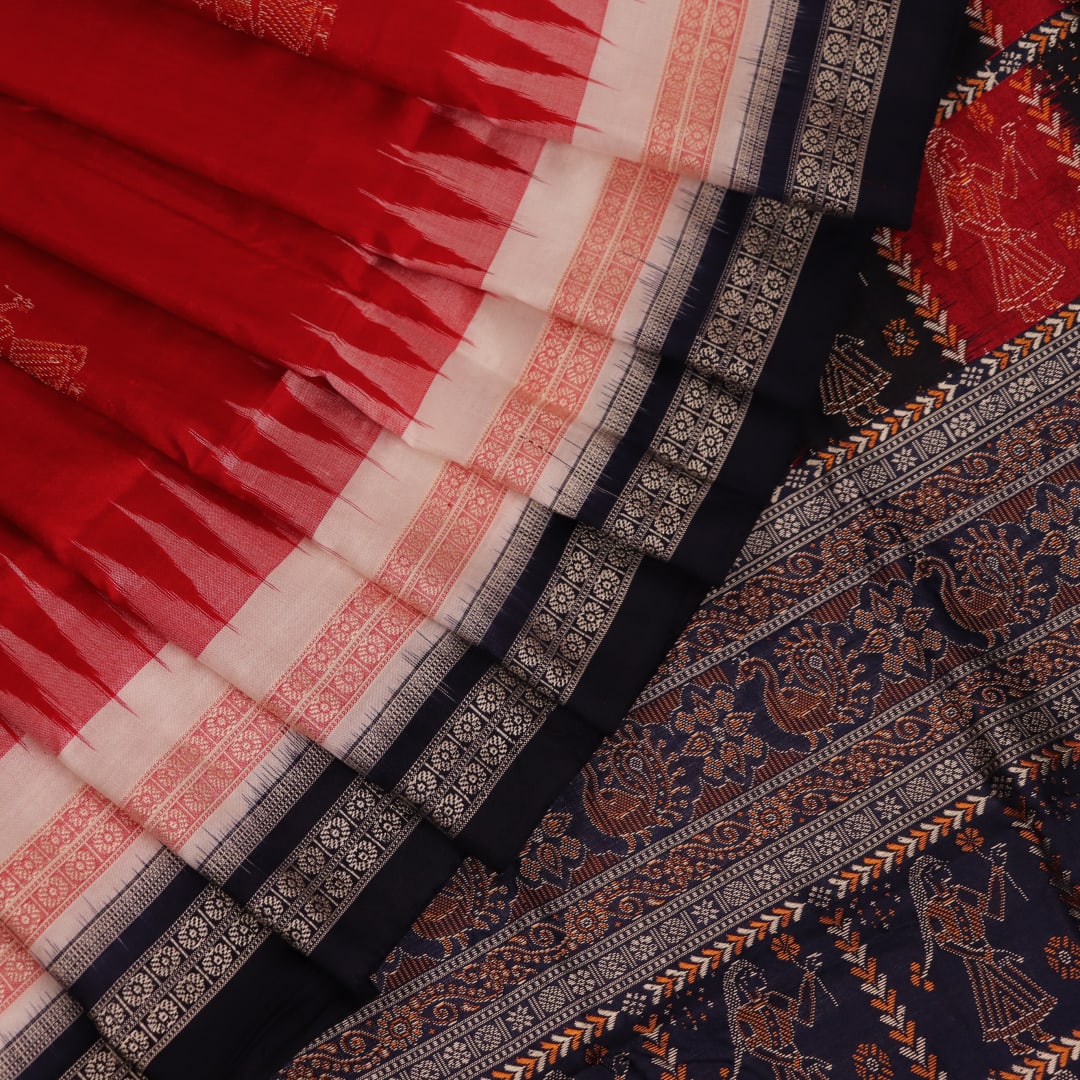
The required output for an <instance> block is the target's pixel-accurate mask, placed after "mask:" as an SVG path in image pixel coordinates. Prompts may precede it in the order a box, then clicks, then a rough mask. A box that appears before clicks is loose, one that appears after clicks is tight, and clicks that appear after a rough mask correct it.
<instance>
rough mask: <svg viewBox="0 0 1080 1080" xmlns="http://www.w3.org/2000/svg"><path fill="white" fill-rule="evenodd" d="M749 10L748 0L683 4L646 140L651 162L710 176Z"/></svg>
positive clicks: (704, 0) (703, 0) (701, 0)
mask: <svg viewBox="0 0 1080 1080" xmlns="http://www.w3.org/2000/svg"><path fill="white" fill-rule="evenodd" d="M746 6H747V5H746V4H745V3H743V2H742V0H683V2H682V3H681V4H680V5H679V13H678V16H677V17H676V21H675V29H674V32H673V33H672V35H671V46H670V48H669V49H668V55H667V59H666V61H665V63H664V73H663V77H662V81H661V85H660V93H659V95H658V96H657V99H656V105H655V107H654V109H653V114H652V118H651V121H650V124H649V132H648V135H647V136H646V140H645V160H646V161H647V162H649V163H650V164H652V165H658V166H659V167H660V168H662V169H666V170H668V171H670V172H676V173H689V174H691V175H693V176H705V175H706V174H707V173H708V171H709V163H710V161H711V159H712V150H713V147H714V146H715V145H716V136H717V132H718V131H719V128H720V117H721V114H722V112H723V105H724V98H725V97H726V96H727V91H728V84H729V83H730V82H731V74H732V59H733V58H734V55H735V48H736V46H737V44H738V41H739V35H740V34H741V33H742V28H743V22H744V20H745V15H746V11H745V9H746Z"/></svg>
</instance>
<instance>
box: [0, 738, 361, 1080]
mask: <svg viewBox="0 0 1080 1080" xmlns="http://www.w3.org/2000/svg"><path fill="white" fill-rule="evenodd" d="M0 769H2V770H3V771H4V773H5V781H6V782H13V781H14V780H16V779H17V778H18V777H19V776H23V777H27V776H32V777H33V778H34V783H35V790H36V791H37V794H38V799H37V801H36V802H35V806H34V813H33V814H30V815H28V814H27V813H26V812H25V811H23V812H21V813H16V815H15V816H12V812H11V810H9V809H8V807H5V808H4V824H5V829H4V835H5V840H6V844H5V847H4V849H3V853H2V862H0V882H2V889H3V901H2V904H0V917H2V919H3V925H4V926H5V927H6V928H7V930H9V931H10V932H11V933H12V934H13V935H14V937H15V938H16V939H17V941H18V942H19V943H20V944H21V946H22V949H23V950H24V953H23V954H22V955H23V956H25V955H26V954H29V955H30V956H32V957H33V958H34V959H35V960H36V961H37V962H38V964H39V965H41V967H43V968H45V969H46V970H47V971H48V972H49V973H50V974H51V975H52V976H53V977H54V978H55V979H56V980H58V982H59V983H60V985H61V986H62V987H63V988H64V990H65V991H66V993H67V995H69V996H70V998H71V999H72V1000H73V1001H74V1002H75V1003H77V1005H78V1006H79V1007H80V1008H81V1010H82V1011H83V1013H82V1015H83V1016H84V1017H86V1018H88V1019H89V1020H90V1021H91V1022H92V1024H93V1026H94V1028H95V1029H96V1030H97V1032H98V1033H99V1034H100V1036H101V1040H102V1041H101V1043H100V1044H94V1043H91V1049H94V1050H95V1051H96V1052H97V1053H99V1054H105V1055H106V1056H112V1055H115V1056H117V1057H119V1058H120V1059H121V1060H122V1061H124V1062H125V1063H126V1064H127V1065H128V1066H130V1067H131V1068H132V1069H133V1070H141V1069H143V1068H145V1066H146V1064H147V1063H148V1061H149V1060H150V1059H151V1058H154V1059H155V1067H154V1068H155V1071H154V1075H155V1076H170V1075H182V1073H180V1072H177V1071H175V1070H174V1069H170V1068H169V1066H168V1054H169V1051H168V1050H165V1052H164V1054H163V1053H162V1051H163V1049H164V1048H165V1047H166V1046H167V1045H168V1044H169V1043H173V1042H181V1043H182V1042H183V1041H184V1040H186V1039H191V1038H196V1037H199V1033H200V1030H201V1032H202V1037H204V1038H205V1037H206V1032H207V1031H208V1030H209V1031H210V1032H213V1031H214V1030H215V1028H220V1027H221V1026H222V1025H225V1024H228V1025H234V1028H233V1030H234V1031H235V1033H236V1036H237V1042H236V1044H235V1045H236V1046H237V1047H238V1048H239V1049H240V1050H241V1055H240V1056H239V1058H238V1059H237V1060H235V1061H232V1060H228V1059H226V1060H224V1061H221V1062H214V1063H213V1064H210V1063H208V1066H207V1069H208V1072H207V1074H206V1075H218V1076H231V1075H251V1074H250V1073H245V1071H244V1070H246V1069H250V1068H252V1067H255V1068H256V1069H257V1068H258V1067H259V1063H260V1058H261V1055H262V1054H263V1053H264V1051H265V1045H262V1046H261V1045H260V1043H262V1044H265V1043H267V1042H268V1043H270V1044H271V1046H277V1045H280V1044H279V1040H280V1039H282V1038H284V1040H285V1042H286V1044H287V1041H288V1038H289V1036H288V1034H287V1033H288V1032H289V1031H290V1030H292V1031H297V1030H302V1027H303V1025H304V1020H303V1017H305V1016H306V1017H307V1018H308V1020H309V1021H310V1019H311V1018H314V1017H317V1016H320V1015H323V1016H326V1017H329V1016H332V1015H333V1013H334V1012H336V1011H339V1010H340V1008H341V1005H342V1004H343V1003H344V1002H345V1001H347V1000H348V998H347V996H346V995H345V993H344V992H343V989H342V987H341V985H340V984H338V983H337V982H336V981H335V980H333V979H332V978H330V977H329V976H328V975H326V974H325V973H323V972H322V971H321V970H320V968H319V967H318V966H317V965H315V964H313V963H311V962H310V961H308V960H306V959H304V958H303V957H301V956H299V955H297V954H296V953H295V951H294V950H293V949H292V947H291V946H289V945H287V944H286V943H285V942H284V941H283V940H282V939H281V938H279V937H278V936H277V935H275V934H273V933H272V932H271V931H270V930H269V929H268V928H267V927H266V926H265V925H264V924H263V923H262V922H260V920H259V919H258V918H256V917H255V916H254V915H252V914H251V913H250V912H248V911H245V910H244V909H243V908H242V907H240V906H239V905H238V904H236V903H235V902H234V901H233V900H232V899H231V898H230V897H229V896H228V895H227V894H226V893H224V892H223V891H221V890H220V889H218V888H217V887H216V886H214V885H211V884H209V883H208V882H207V881H205V879H203V878H202V877H201V876H200V875H199V874H197V873H196V872H194V871H193V870H191V869H190V868H188V867H186V866H184V864H183V863H182V862H181V861H180V860H179V859H177V858H176V857H175V856H174V855H172V854H171V853H170V852H168V851H167V850H166V849H165V848H164V847H162V845H161V844H160V843H159V842H158V841H156V840H155V839H154V838H153V837H151V836H150V835H149V834H147V833H146V832H145V831H143V830H142V829H141V828H140V827H139V825H138V823H137V822H135V821H134V820H133V819H132V818H131V817H130V816H129V815H128V814H126V813H125V812H124V811H123V810H122V809H121V808H119V807H117V806H116V805H115V804H113V803H112V802H110V801H109V800H108V799H107V798H106V797H104V796H103V795H101V794H100V793H99V792H97V791H96V790H94V788H92V787H88V786H87V785H85V784H83V783H81V782H80V781H79V779H78V778H77V777H76V776H74V775H73V774H72V773H70V772H68V771H67V770H66V769H65V768H64V766H63V765H62V764H61V763H60V762H58V761H57V760H56V759H54V758H53V757H52V756H51V755H50V754H48V753H46V752H45V751H43V750H41V749H39V748H37V747H36V746H35V745H34V744H33V743H31V742H26V743H24V744H23V745H21V746H20V747H19V748H18V750H17V751H15V752H14V753H11V754H8V755H6V756H5V757H4V759H3V761H2V763H0ZM88 902H92V904H93V906H92V907H91V908H88V907H87V906H86V905H87V903H88ZM163 928H165V932H164V934H162V933H161V931H162V929H163ZM23 967H24V968H27V965H25V964H24V965H23ZM282 968H284V969H285V970H288V971H289V973H290V978H291V985H283V984H281V983H278V982H276V981H275V980H265V978H264V980H263V983H261V984H260V983H258V982H257V981H254V980H257V978H258V973H259V972H260V971H262V972H267V971H280V970H282ZM11 970H14V968H12V969H11ZM214 975H216V976H217V977H218V978H221V977H223V976H224V977H225V978H230V977H231V978H232V980H233V982H232V988H231V993H230V994H229V995H227V996H229V997H230V998H232V1000H231V1002H230V1005H229V1008H228V1011H227V1012H225V1011H219V1010H220V1009H221V1006H222V1004H224V1003H223V1002H221V1001H220V1000H218V1001H212V1002H206V1003H205V1004H204V1007H203V1008H202V1009H199V1008H198V1007H197V1006H198V1004H201V1003H204V1002H205V999H206V994H207V989H208V988H209V986H210V985H211V983H212V980H213V977H214ZM31 979H33V980H34V981H35V982H36V981H39V976H38V975H37V974H36V973H35V972H33V971H32V970H29V969H28V968H27V970H25V972H24V975H23V979H22V982H21V986H22V988H23V989H27V988H29V987H30V986H31V985H32V983H31V982H30V980H31ZM9 985H11V989H9V991H8V995H7V997H8V998H9V999H10V1001H11V1002H13V1001H14V993H15V992H16V991H15V990H14V985H13V984H9ZM256 988H257V992H256V993H255V994H254V999H252V994H253V991H255V989H256ZM245 991H246V992H247V995H248V997H249V1000H248V1002H247V1003H246V1004H245V1003H244V994H245ZM47 992H48V991H47V990H46V993H47ZM39 993H40V991H39ZM294 995H295V1000H291V1001H290V999H292V998H293V996H294ZM5 1003H7V1002H5ZM78 1020H79V1015H78V1013H77V1011H76V1010H72V1009H71V1008H70V1007H69V1008H67V1009H65V1010H63V1011H61V1012H60V1013H59V1014H58V1015H55V1016H53V1017H52V1025H53V1032H52V1033H53V1035H54V1038H56V1037H59V1036H61V1034H62V1032H63V1031H64V1029H66V1028H67V1027H69V1026H71V1025H72V1023H74V1022H77V1021H78ZM80 1026H81V1027H82V1028H83V1030H82V1031H81V1032H76V1033H75V1038H77V1039H78V1038H81V1039H82V1041H83V1042H86V1041H88V1035H89V1034H90V1033H88V1032H87V1031H86V1030H85V1024H82V1025H80ZM293 1037H295V1035H294V1036H293ZM276 1052H277V1053H280V1050H279V1049H278V1050H276ZM274 1053H275V1050H274V1049H271V1051H270V1060H271V1061H272V1060H273V1055H274ZM262 1065H263V1067H265V1059H263V1060H262ZM230 1068H232V1069H235V1070H236V1071H235V1072H230V1071H229V1070H230ZM210 1070H216V1071H210ZM53 1075H60V1073H59V1072H55V1073H53ZM65 1075H66V1073H65ZM72 1075H79V1073H77V1072H76V1073H74V1074H72ZM90 1075H93V1073H92V1072H91V1073H90ZM255 1075H258V1072H256V1073H255Z"/></svg>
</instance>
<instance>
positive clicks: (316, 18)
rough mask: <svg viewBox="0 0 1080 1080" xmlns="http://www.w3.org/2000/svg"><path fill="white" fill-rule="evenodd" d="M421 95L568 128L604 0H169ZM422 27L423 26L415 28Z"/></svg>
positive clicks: (551, 130) (560, 131)
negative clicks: (378, 0) (569, 0)
mask: <svg viewBox="0 0 1080 1080" xmlns="http://www.w3.org/2000/svg"><path fill="white" fill-rule="evenodd" d="M171 2H172V3H174V4H175V6H177V7H185V8H187V9H189V10H194V11H196V12H198V13H199V14H202V15H204V16H205V17H208V18H216V19H218V20H219V21H220V22H221V23H223V24H224V25H226V26H229V27H231V28H232V29H235V30H240V31H242V32H244V33H247V34H250V35H252V36H253V37H258V38H262V39H263V40H266V41H273V42H275V43H277V44H279V45H283V46H285V48H287V49H292V50H293V51H294V52H297V53H300V54H302V55H305V56H312V57H316V58H325V59H326V60H328V61H329V62H331V63H335V64H339V65H341V66H342V67H345V68H348V69H350V70H353V71H357V72H360V73H362V74H364V75H365V76H367V77H368V78H371V79H374V80H376V81H378V82H382V83H385V84H386V85H387V86H394V87H397V88H398V89H400V90H403V91H405V92H406V93H409V94H416V95H417V96H418V97H424V98H430V99H431V100H432V101H439V102H444V103H446V104H450V105H456V106H459V107H461V108H466V109H471V110H473V111H474V112H477V113H480V114H481V115H483V116H490V117H492V118H493V119H496V120H499V121H500V122H503V123H515V124H521V125H525V126H527V127H529V128H532V129H535V130H537V131H540V132H543V133H544V134H545V135H546V136H547V137H549V138H559V137H560V136H562V137H567V136H568V135H569V134H570V133H571V132H572V130H573V124H574V120H575V119H576V117H577V112H578V109H579V108H580V105H581V98H582V95H583V94H584V92H585V87H586V80H587V77H588V74H589V70H590V68H591V66H592V61H593V56H594V55H595V52H596V47H597V44H598V42H599V40H600V30H601V27H602V25H603V21H604V13H605V10H606V8H607V2H606V0H575V2H574V3H573V4H570V3H563V4H558V3H555V2H554V0H494V2H491V0H488V2H485V0H478V2H466V0H396V2H395V3H391V4H371V3H364V2H363V0H352V2H345V3H342V2H340V0H339V2H335V3H330V2H319V0H316V2H312V0H213V2H212V3H207V0H171ZM417 27H423V28H424V32H423V33H417Z"/></svg>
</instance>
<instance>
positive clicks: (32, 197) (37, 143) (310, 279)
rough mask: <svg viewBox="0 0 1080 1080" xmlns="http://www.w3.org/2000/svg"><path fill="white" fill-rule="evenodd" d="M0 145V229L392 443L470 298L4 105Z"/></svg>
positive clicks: (469, 308)
mask: <svg viewBox="0 0 1080 1080" xmlns="http://www.w3.org/2000/svg"><path fill="white" fill-rule="evenodd" d="M0 138H2V139H3V143H4V148H5V152H4V155H3V156H2V157H0V227H2V228H6V229H8V230H9V231H12V232H15V233H16V234H18V235H20V236H21V237H23V238H24V239H26V240H28V241H29V242H31V243H33V244H34V245H35V246H38V247H41V248H43V249H45V250H47V251H49V252H51V253H53V254H55V255H57V256H59V257H61V258H63V259H65V260H67V261H70V262H72V263H73V264H75V265H77V266H79V267H80V268H82V269H84V270H86V271H88V272H89V273H91V274H93V275H96V276H99V277H101V278H103V279H104V280H106V281H109V282H111V283H113V284H115V285H118V286H120V287H122V288H124V289H127V290H130V291H132V292H135V293H137V294H139V295H142V296H144V297H145V298H147V299H149V300H151V301H153V302H154V303H156V304H159V305H160V306H162V307H164V308H166V309H167V310H169V311H171V312H173V313H175V314H177V315H179V316H181V317H183V318H184V319H187V320H188V321H190V322H192V323H194V324H196V325H198V326H203V327H206V328H208V329H210V330H212V331H214V332H215V333H217V334H219V335H221V336H222V337H225V338H227V339H229V340H230V341H232V342H234V343H235V344H237V345H239V346H240V347H242V348H244V349H247V350H251V351H254V352H256V353H258V354H260V355H261V356H263V357H265V358H267V359H270V360H273V361H275V362H277V363H281V364H284V365H286V366H288V367H291V368H293V369H295V370H296V371H298V372H301V373H303V374H310V375H318V376H322V377H323V378H325V379H326V380H327V381H328V382H330V383H332V384H333V385H334V386H335V387H336V388H337V389H339V390H340V391H341V392H343V393H345V394H346V395H348V396H349V397H350V399H351V400H353V401H354V402H355V403H357V404H358V405H359V406H360V407H361V408H363V409H364V410H365V411H367V412H368V413H369V414H370V415H371V416H372V417H373V418H374V419H376V420H378V421H379V422H380V423H382V424H383V425H384V426H386V427H389V428H391V429H392V430H395V431H398V432H400V431H401V430H403V429H404V427H405V425H406V424H407V423H408V420H409V418H410V417H411V416H412V415H413V414H414V413H415V411H416V409H417V407H418V406H419V404H420V402H421V401H422V400H423V397H424V394H425V393H426V392H427V389H428V387H429V386H430V384H431V380H432V379H433V378H434V377H435V372H436V371H437V370H438V368H439V367H440V366H441V364H442V363H443V362H444V361H445V359H446V357H447V356H448V355H449V354H450V352H452V351H453V349H454V348H455V347H456V346H457V344H458V342H459V341H460V339H461V335H462V333H463V332H464V330H465V328H466V327H467V326H468V323H469V321H470V320H471V318H472V316H473V314H474V312H475V310H476V307H477V306H478V305H479V303H480V301H481V299H482V295H483V294H482V293H480V292H479V291H477V290H475V289H469V288H467V287H465V286H461V285H455V284H454V283H452V282H447V281H445V280H443V279H441V278H435V277H432V276H431V275H421V274H417V273H415V272H412V271H407V270H403V269H401V268H399V267H396V266H394V265H393V264H391V263H388V262H386V261H385V260H381V259H375V258H373V257H371V256H370V255H367V254H365V253H363V252H358V251H357V250H356V249H355V248H353V247H351V246H350V245H348V244H346V243H345V242H343V241H342V240H341V239H340V238H338V237H335V236H333V235H332V234H330V233H328V232H326V231H325V230H323V229H320V228H317V227H315V226H312V225H310V224H309V223H307V222H305V221H303V220H302V219H299V218H297V217H294V216H293V215H290V214H285V213H282V212H280V211H276V210H273V209H272V208H270V207H267V206H265V205H264V204H262V203H258V202H255V201H253V200H250V199H247V198H245V197H243V196H239V195H237V194H236V193H234V192H230V191H227V190H225V189H222V188H220V187H218V186H217V185H214V184H209V183H207V182H205V181H202V180H200V179H199V178H197V177H195V176H192V175H191V174H189V173H186V172H183V171H181V170H177V169H174V168H171V167H168V166H163V165H161V164H160V163H159V162H156V161H154V160H153V159H149V158H146V157H144V156H143V155H141V154H138V153H134V152H132V151H129V150H125V149H124V148H122V147H120V146H118V145H117V144H116V143H113V142H112V141H111V140H108V139H104V138H101V137H98V136H94V135H92V134H89V133H87V132H85V131H81V130H80V129H78V128H77V127H75V126H74V125H72V124H69V123H66V122H64V121H61V120H57V119H56V118H54V117H51V116H50V115H49V114H47V113H43V112H41V111H40V110H37V109H33V108H28V107H26V106H21V105H19V104H18V103H17V102H15V101H13V100H12V99H10V98H0ZM13 287H14V285H13ZM357 296H359V297H363V303H360V302H359V301H358V300H357V299H356V297H357ZM332 335H337V337H333V336H332ZM405 335H409V340H406V336H405Z"/></svg>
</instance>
